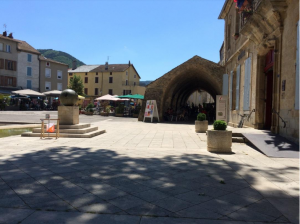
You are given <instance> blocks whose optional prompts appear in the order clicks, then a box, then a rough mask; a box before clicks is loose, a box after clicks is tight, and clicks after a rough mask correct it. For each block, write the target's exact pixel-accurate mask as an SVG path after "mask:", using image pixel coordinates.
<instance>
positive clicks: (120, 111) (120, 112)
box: [116, 104, 124, 117]
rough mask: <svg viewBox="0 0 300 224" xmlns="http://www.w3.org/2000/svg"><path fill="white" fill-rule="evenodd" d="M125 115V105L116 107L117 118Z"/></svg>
mask: <svg viewBox="0 0 300 224" xmlns="http://www.w3.org/2000/svg"><path fill="white" fill-rule="evenodd" d="M123 114H124V105H123V104H120V105H119V106H118V107H116V116H117V117H123Z"/></svg>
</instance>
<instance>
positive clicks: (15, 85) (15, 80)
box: [12, 77, 17, 87]
mask: <svg viewBox="0 0 300 224" xmlns="http://www.w3.org/2000/svg"><path fill="white" fill-rule="evenodd" d="M12 85H13V87H17V78H16V77H13V81H12Z"/></svg>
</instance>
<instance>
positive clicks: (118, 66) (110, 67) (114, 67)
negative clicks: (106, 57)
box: [91, 64, 129, 72]
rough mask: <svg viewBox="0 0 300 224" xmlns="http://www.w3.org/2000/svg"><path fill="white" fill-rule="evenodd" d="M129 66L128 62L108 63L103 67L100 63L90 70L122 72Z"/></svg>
mask: <svg viewBox="0 0 300 224" xmlns="http://www.w3.org/2000/svg"><path fill="white" fill-rule="evenodd" d="M128 68H129V64H109V65H108V68H107V69H105V65H100V66H99V67H97V68H95V69H94V70H92V71H91V72H124V71H125V70H126V69H128Z"/></svg>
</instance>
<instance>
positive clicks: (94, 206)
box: [0, 114, 299, 224]
mask: <svg viewBox="0 0 300 224" xmlns="http://www.w3.org/2000/svg"><path fill="white" fill-rule="evenodd" d="M1 116H2V115H1V114H0V121H1V120H2V119H1ZM89 119H90V118H89ZM92 119H95V120H94V121H93V125H97V126H99V128H102V129H106V131H107V133H105V134H102V135H100V136H97V137H94V138H91V139H68V138H60V139H57V140H55V139H43V140H40V139H39V138H26V137H20V136H12V137H7V138H1V139H0V223H109V224H110V223H128V224H129V223H130V224H132V223H141V224H151V223H156V224H157V223H164V224H169V223H170V224H171V223H172V224H179V223H180V224H185V223H187V224H191V223H193V224H198V223H199V224H203V223H205V224H206V223H207V224H208V223H212V224H214V223H216V224H219V223H225V224H229V223H233V224H239V223H251V224H253V223H256V224H259V223H265V222H268V223H291V222H292V223H298V222H299V213H298V212H299V159H282V158H268V157H266V156H264V155H263V154H261V153H259V152H257V151H256V150H254V149H253V148H251V147H250V146H248V145H246V144H241V143H234V144H233V147H232V148H233V152H234V153H233V154H230V155H224V154H223V155H222V154H215V153H209V152H207V150H206V135H205V134H196V133H195V132H194V126H193V125H183V124H154V123H153V124H152V123H142V122H136V120H133V119H127V120H126V118H124V119H125V120H121V121H120V119H114V118H106V119H104V120H102V121H99V120H97V119H98V118H97V117H96V116H95V117H93V118H92ZM125 121H126V122H125Z"/></svg>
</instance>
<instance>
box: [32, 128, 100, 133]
mask: <svg viewBox="0 0 300 224" xmlns="http://www.w3.org/2000/svg"><path fill="white" fill-rule="evenodd" d="M97 130H98V127H88V128H82V129H59V133H70V134H84V133H88V132H92V131H97ZM44 131H45V133H46V129H45V130H44ZM32 132H33V133H41V128H34V129H33V130H32Z"/></svg>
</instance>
